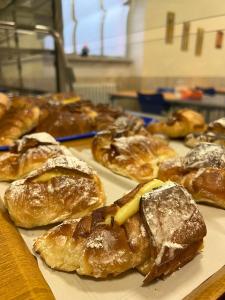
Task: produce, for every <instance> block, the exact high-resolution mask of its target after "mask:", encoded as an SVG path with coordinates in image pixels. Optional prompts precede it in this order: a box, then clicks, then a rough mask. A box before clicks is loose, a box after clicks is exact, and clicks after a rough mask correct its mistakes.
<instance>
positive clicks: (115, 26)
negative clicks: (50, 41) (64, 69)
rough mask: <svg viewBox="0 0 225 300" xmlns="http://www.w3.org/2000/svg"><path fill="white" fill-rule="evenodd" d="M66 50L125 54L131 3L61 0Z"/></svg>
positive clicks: (109, 0) (99, 53)
mask: <svg viewBox="0 0 225 300" xmlns="http://www.w3.org/2000/svg"><path fill="white" fill-rule="evenodd" d="M62 10H63V25H64V30H63V35H64V48H65V52H66V53H76V54H78V55H79V54H80V53H81V51H82V48H83V47H84V46H87V47H88V48H89V51H90V52H89V54H90V55H99V56H100V55H101V56H115V57H124V56H126V52H127V18H128V13H129V5H126V4H125V1H124V0H91V1H84V0H62Z"/></svg>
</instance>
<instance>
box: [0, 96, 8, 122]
mask: <svg viewBox="0 0 225 300" xmlns="http://www.w3.org/2000/svg"><path fill="white" fill-rule="evenodd" d="M9 107H10V100H9V98H8V97H7V96H6V95H5V94H3V93H0V119H1V118H2V116H3V115H4V114H5V113H6V111H7V110H8V109H9Z"/></svg>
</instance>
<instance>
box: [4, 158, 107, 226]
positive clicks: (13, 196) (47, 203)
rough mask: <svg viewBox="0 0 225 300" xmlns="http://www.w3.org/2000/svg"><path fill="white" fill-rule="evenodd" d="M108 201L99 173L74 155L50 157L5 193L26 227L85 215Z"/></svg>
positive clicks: (16, 218)
mask: <svg viewBox="0 0 225 300" xmlns="http://www.w3.org/2000/svg"><path fill="white" fill-rule="evenodd" d="M104 201H105V196H104V191H103V187H102V184H101V181H100V179H99V177H98V175H97V174H96V172H95V171H94V170H93V169H92V168H90V167H89V166H88V165H87V164H86V163H85V162H84V161H81V160H79V159H77V158H76V157H73V156H58V157H55V158H51V159H49V160H48V161H47V162H46V163H45V164H44V165H43V166H42V167H40V168H39V169H37V170H35V171H33V172H31V173H29V174H28V175H27V177H25V178H24V179H20V180H16V181H14V182H13V183H11V184H10V186H9V187H8V189H7V190H6V192H5V195H4V204H5V207H6V208H7V210H8V212H9V215H10V217H11V219H12V220H13V221H14V223H15V224H16V225H17V226H20V227H24V228H32V227H36V226H42V225H47V224H52V223H57V222H61V221H63V220H65V219H67V218H70V217H82V216H84V215H86V214H88V213H90V212H91V211H92V210H94V209H96V208H98V207H100V206H102V205H103V204H104Z"/></svg>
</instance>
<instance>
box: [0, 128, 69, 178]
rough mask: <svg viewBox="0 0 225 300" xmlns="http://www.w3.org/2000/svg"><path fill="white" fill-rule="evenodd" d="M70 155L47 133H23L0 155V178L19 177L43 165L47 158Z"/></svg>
mask: <svg viewBox="0 0 225 300" xmlns="http://www.w3.org/2000/svg"><path fill="white" fill-rule="evenodd" d="M59 155H67V156H70V155H72V154H71V153H70V151H69V150H68V149H67V148H66V147H64V146H60V145H59V143H58V142H57V141H56V140H55V139H54V138H53V137H52V136H51V135H49V134H47V133H45V132H40V133H36V134H29V135H25V136H24V137H23V138H22V139H21V140H17V141H15V143H14V145H13V146H12V148H11V150H10V152H7V153H4V154H2V155H1V156H0V170H1V172H0V180H1V181H12V180H15V179H19V178H21V177H23V176H25V175H26V174H28V173H29V172H31V171H33V170H35V169H36V168H38V167H40V166H41V165H43V164H44V163H45V162H46V161H47V160H48V159H49V158H51V157H56V156H59Z"/></svg>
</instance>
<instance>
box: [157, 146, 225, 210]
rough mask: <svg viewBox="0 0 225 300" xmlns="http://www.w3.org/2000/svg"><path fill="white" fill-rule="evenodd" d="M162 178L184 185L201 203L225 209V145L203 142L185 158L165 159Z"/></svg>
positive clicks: (161, 168)
mask: <svg viewBox="0 0 225 300" xmlns="http://www.w3.org/2000/svg"><path fill="white" fill-rule="evenodd" d="M158 177H159V178H160V179H161V180H168V179H169V180H173V181H175V182H177V183H179V184H182V185H183V186H184V187H185V188H186V189H187V190H188V191H189V192H190V193H191V194H192V195H193V197H194V199H195V200H196V201H197V202H206V203H209V204H213V205H216V206H219V207H221V208H225V147H223V146H220V145H216V144H211V143H202V144H199V145H198V146H196V147H195V148H194V149H193V150H191V151H190V152H188V153H187V155H186V156H185V157H181V158H175V159H170V160H168V161H165V162H162V163H161V165H160V167H159V173H158Z"/></svg>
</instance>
